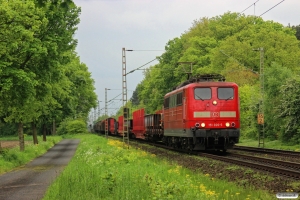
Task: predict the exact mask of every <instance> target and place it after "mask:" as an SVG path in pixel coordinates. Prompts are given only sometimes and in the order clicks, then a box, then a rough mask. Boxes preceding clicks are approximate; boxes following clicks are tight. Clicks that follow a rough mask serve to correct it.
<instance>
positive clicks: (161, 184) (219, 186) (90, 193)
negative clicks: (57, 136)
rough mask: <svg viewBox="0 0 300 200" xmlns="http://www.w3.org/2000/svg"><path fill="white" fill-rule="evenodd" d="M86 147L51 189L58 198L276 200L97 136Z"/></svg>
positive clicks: (50, 196) (85, 137)
mask: <svg viewBox="0 0 300 200" xmlns="http://www.w3.org/2000/svg"><path fill="white" fill-rule="evenodd" d="M75 137H76V138H80V140H81V142H80V144H79V146H78V148H77V151H76V154H75V156H74V157H73V159H72V160H71V162H70V163H69V165H68V166H67V167H66V168H65V169H64V171H63V172H62V174H61V175H60V176H59V177H58V178H57V179H56V180H55V181H54V183H53V184H52V185H51V187H50V188H49V189H48V191H47V193H46V195H45V197H44V200H52V199H60V200H63V199H66V200H69V199H76V200H80V199H82V200H86V199H101V200H102V199H103V200H117V199H122V200H125V199H129V200H142V199H145V200H146V199H147V200H148V199H161V200H163V199H178V200H182V199H187V200H189V199H247V200H248V199H274V195H273V194H269V193H268V192H265V191H260V190H252V189H251V188H246V189H244V188H241V187H238V186H236V185H234V184H233V183H228V182H226V181H225V180H216V179H214V178H211V177H210V175H209V174H199V173H193V172H191V171H190V170H188V169H186V168H183V167H182V166H179V165H176V164H173V163H172V160H161V159H159V158H157V157H156V156H155V155H153V154H150V153H147V152H145V151H142V150H140V149H134V148H130V149H127V148H123V144H122V143H121V142H119V141H117V140H111V139H108V140H107V139H106V138H104V137H99V136H96V135H91V134H87V135H80V136H79V135H78V136H75Z"/></svg>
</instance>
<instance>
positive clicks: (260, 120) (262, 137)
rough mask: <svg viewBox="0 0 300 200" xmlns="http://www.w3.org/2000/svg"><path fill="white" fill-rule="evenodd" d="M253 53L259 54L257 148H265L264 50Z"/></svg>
mask: <svg viewBox="0 0 300 200" xmlns="http://www.w3.org/2000/svg"><path fill="white" fill-rule="evenodd" d="M255 51H259V52H260V64H259V81H260V94H261V100H260V102H259V112H258V115H257V123H258V124H259V125H261V129H260V130H259V133H258V147H261V145H262V148H264V147H265V125H264V90H265V85H264V81H265V80H264V48H263V47H260V48H258V49H255Z"/></svg>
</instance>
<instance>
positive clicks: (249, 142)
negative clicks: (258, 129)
mask: <svg viewBox="0 0 300 200" xmlns="http://www.w3.org/2000/svg"><path fill="white" fill-rule="evenodd" d="M264 143H265V145H264V146H265V148H270V149H281V150H291V151H300V144H298V145H288V144H284V143H282V142H281V141H279V140H272V141H270V140H268V139H265V141H264ZM238 145H241V146H250V147H258V140H253V139H241V140H240V142H239V144H238Z"/></svg>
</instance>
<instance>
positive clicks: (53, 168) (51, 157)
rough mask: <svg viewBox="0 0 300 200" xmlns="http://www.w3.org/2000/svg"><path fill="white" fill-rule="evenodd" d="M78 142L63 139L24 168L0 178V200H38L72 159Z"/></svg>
mask: <svg viewBox="0 0 300 200" xmlns="http://www.w3.org/2000/svg"><path fill="white" fill-rule="evenodd" d="M79 142H80V141H79V140H75V139H72V140H71V139H65V140H62V141H61V142H59V143H57V144H56V145H55V146H53V147H52V148H51V149H49V151H48V152H47V153H45V154H44V155H42V156H40V157H38V158H36V159H34V160H33V161H31V162H30V163H28V164H27V165H26V166H24V167H22V168H18V169H17V170H14V171H11V172H8V173H5V174H3V175H1V176H0V200H40V199H42V198H43V196H44V194H45V192H46V190H47V188H48V187H49V186H50V184H51V183H52V181H53V180H55V178H56V177H57V176H58V175H59V174H60V173H61V172H62V170H63V169H64V167H65V166H66V165H67V164H68V163H69V161H70V160H71V158H72V157H73V155H74V153H75V151H76V148H77V146H78V144H79Z"/></svg>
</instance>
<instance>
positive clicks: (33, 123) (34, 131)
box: [31, 122, 39, 144]
mask: <svg viewBox="0 0 300 200" xmlns="http://www.w3.org/2000/svg"><path fill="white" fill-rule="evenodd" d="M31 127H32V137H33V144H38V143H39V141H38V138H37V133H36V125H35V122H31Z"/></svg>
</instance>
